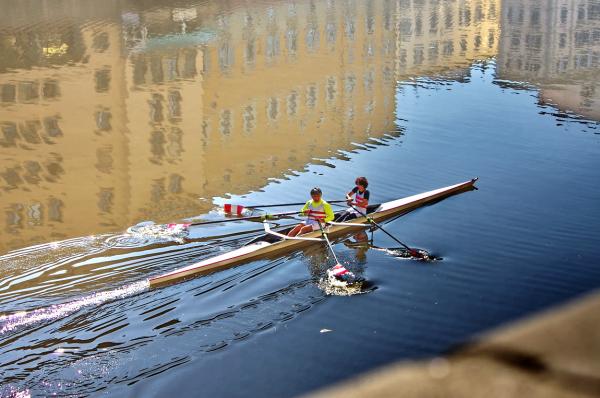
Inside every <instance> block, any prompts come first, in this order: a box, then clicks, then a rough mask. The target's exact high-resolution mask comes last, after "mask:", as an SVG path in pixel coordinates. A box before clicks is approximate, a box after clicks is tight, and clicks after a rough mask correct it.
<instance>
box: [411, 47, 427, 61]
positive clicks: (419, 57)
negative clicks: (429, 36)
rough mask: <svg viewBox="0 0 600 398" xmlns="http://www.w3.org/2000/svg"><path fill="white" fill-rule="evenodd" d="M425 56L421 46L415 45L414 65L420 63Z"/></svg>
mask: <svg viewBox="0 0 600 398" xmlns="http://www.w3.org/2000/svg"><path fill="white" fill-rule="evenodd" d="M424 59H425V56H424V55H423V46H415V48H414V49H413V62H414V64H415V65H422V64H423V61H424Z"/></svg>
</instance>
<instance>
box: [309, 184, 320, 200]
mask: <svg viewBox="0 0 600 398" xmlns="http://www.w3.org/2000/svg"><path fill="white" fill-rule="evenodd" d="M321 196H323V191H321V188H319V187H314V188H313V189H311V190H310V197H311V198H312V199H313V200H314V201H315V202H318V201H320V200H321Z"/></svg>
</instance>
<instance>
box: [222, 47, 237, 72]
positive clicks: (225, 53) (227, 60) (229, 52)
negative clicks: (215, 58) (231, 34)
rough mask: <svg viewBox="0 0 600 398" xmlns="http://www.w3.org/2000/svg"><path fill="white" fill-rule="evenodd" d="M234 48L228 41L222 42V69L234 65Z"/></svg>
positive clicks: (227, 68)
mask: <svg viewBox="0 0 600 398" xmlns="http://www.w3.org/2000/svg"><path fill="white" fill-rule="evenodd" d="M233 62H234V49H233V47H231V45H230V44H229V42H228V41H225V42H223V43H221V45H220V46H219V67H220V68H221V71H224V72H225V71H227V70H229V68H231V67H232V66H233Z"/></svg>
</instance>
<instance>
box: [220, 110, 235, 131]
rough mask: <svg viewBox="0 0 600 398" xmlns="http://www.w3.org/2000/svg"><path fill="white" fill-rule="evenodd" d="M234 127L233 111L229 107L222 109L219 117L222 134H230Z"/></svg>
mask: <svg viewBox="0 0 600 398" xmlns="http://www.w3.org/2000/svg"><path fill="white" fill-rule="evenodd" d="M232 129H233V112H231V111H230V110H229V109H224V110H223V111H221V115H220V117H219V131H220V132H221V134H222V135H229V134H231V131H232Z"/></svg>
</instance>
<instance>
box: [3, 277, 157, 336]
mask: <svg viewBox="0 0 600 398" xmlns="http://www.w3.org/2000/svg"><path fill="white" fill-rule="evenodd" d="M149 286H150V285H149V283H148V280H144V281H142V282H137V283H133V284H130V285H126V286H123V287H120V288H118V289H115V290H109V291H106V292H100V293H94V294H91V295H88V296H85V297H82V298H80V299H77V300H74V301H71V302H68V303H64V304H55V305H51V306H49V307H45V308H38V309H34V310H31V311H20V312H16V313H13V314H10V315H2V316H0V335H2V334H5V333H7V332H10V331H12V330H15V329H17V328H19V327H22V326H31V325H33V324H36V323H38V322H44V321H51V320H54V319H58V318H62V317H65V316H67V315H69V314H72V313H73V312H75V311H78V310H80V309H81V308H83V307H89V306H93V305H100V304H103V303H105V302H107V301H111V300H117V299H121V298H125V297H128V296H131V295H134V294H136V293H139V292H141V291H144V290H146V289H147V288H148V287H149Z"/></svg>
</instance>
